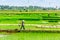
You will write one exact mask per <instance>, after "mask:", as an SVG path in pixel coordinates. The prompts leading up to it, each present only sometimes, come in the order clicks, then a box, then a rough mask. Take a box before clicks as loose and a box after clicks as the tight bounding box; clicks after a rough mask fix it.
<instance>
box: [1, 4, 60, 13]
mask: <svg viewBox="0 0 60 40" xmlns="http://www.w3.org/2000/svg"><path fill="white" fill-rule="evenodd" d="M0 10H19V11H20V12H23V11H25V12H28V11H32V12H33V11H40V10H56V8H53V7H47V8H45V7H39V6H29V7H27V6H6V5H5V6H4V5H0ZM58 10H60V8H58Z"/></svg>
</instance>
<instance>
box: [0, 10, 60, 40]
mask: <svg viewBox="0 0 60 40" xmlns="http://www.w3.org/2000/svg"><path fill="white" fill-rule="evenodd" d="M22 20H24V21H25V22H24V23H25V29H26V30H55V31H56V30H58V31H60V28H57V25H60V10H57V11H56V10H54V11H53V10H52V11H49V12H47V11H40V12H19V11H18V10H17V11H13V10H12V11H10V10H9V11H5V10H2V11H1V10H0V29H1V30H15V29H18V30H20V27H21V26H20V27H19V26H18V25H10V24H21V21H22ZM4 24H9V25H4ZM26 24H27V25H26ZM28 24H30V25H28ZM31 24H34V25H31ZM38 25H39V26H38ZM40 25H42V26H41V27H40ZM43 26H50V27H49V28H45V27H43ZM51 26H52V28H51ZM53 26H54V27H53ZM55 26H56V27H55ZM0 40H60V33H53V32H50V33H49V32H17V33H8V32H0Z"/></svg>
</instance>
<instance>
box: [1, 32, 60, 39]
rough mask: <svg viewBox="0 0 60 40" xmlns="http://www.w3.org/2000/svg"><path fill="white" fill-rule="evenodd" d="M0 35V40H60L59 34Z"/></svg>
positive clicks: (23, 33) (21, 33)
mask: <svg viewBox="0 0 60 40" xmlns="http://www.w3.org/2000/svg"><path fill="white" fill-rule="evenodd" d="M0 35H1V36H0V40H60V33H44V32H20V33H3V34H2V33H0ZM2 35H3V36H2Z"/></svg>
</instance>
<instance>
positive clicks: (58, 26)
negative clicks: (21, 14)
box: [0, 24, 60, 28]
mask: <svg viewBox="0 0 60 40" xmlns="http://www.w3.org/2000/svg"><path fill="white" fill-rule="evenodd" d="M18 25H20V26H21V24H0V26H18ZM25 26H35V27H45V28H60V25H40V24H25Z"/></svg>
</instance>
